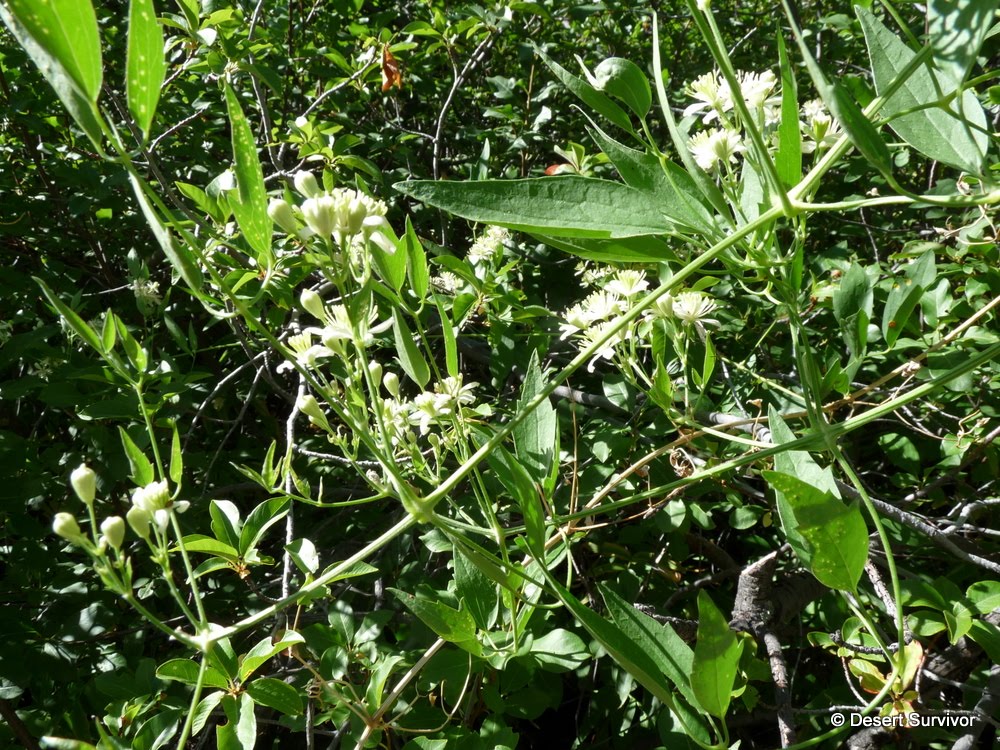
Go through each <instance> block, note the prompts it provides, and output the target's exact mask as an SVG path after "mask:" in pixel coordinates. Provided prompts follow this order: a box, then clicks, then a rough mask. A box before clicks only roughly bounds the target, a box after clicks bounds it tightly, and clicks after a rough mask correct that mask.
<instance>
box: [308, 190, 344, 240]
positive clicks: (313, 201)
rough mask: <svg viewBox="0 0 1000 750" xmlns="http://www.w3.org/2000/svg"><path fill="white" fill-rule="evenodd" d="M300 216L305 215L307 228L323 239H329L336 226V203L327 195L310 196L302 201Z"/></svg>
mask: <svg viewBox="0 0 1000 750" xmlns="http://www.w3.org/2000/svg"><path fill="white" fill-rule="evenodd" d="M302 216H303V217H305V220H306V224H308V225H309V228H310V229H312V230H313V231H314V232H315V233H316V234H318V235H319V236H320V237H322V238H323V239H325V240H328V239H330V236H331V235H332V234H333V230H334V229H335V228H336V227H337V212H336V205H335V201H334V200H333V198H332V197H331V196H329V195H320V196H318V197H316V198H310V199H309V200H307V201H306V202H305V203H303V204H302Z"/></svg>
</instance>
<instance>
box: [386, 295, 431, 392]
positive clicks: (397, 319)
mask: <svg viewBox="0 0 1000 750" xmlns="http://www.w3.org/2000/svg"><path fill="white" fill-rule="evenodd" d="M392 323H393V325H392V333H393V337H394V338H395V341H396V354H397V356H398V357H399V364H401V365H402V366H403V371H404V372H405V373H406V374H407V375H409V376H410V380H412V381H413V382H414V383H416V384H417V385H419V386H420V387H421V388H423V387H424V386H425V385H427V381H429V380H430V379H431V371H430V368H429V367H428V366H427V361H426V360H425V359H424V356H423V355H422V354H421V353H420V347H418V346H417V344H416V342H415V341H414V339H413V334H412V333H410V327H409V326H408V325H406V320H405V319H404V318H403V315H402V313H400V312H399V308H396V307H394V308H392Z"/></svg>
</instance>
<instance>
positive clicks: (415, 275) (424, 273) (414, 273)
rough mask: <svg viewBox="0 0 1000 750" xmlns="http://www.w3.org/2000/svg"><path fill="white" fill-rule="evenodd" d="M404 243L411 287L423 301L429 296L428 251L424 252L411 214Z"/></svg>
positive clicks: (407, 220)
mask: <svg viewBox="0 0 1000 750" xmlns="http://www.w3.org/2000/svg"><path fill="white" fill-rule="evenodd" d="M402 244H403V245H405V248H406V260H407V265H406V272H407V274H408V275H409V277H410V288H411V289H412V290H413V294H414V295H416V297H417V299H418V300H420V301H421V302H423V301H424V298H426V297H427V289H428V287H429V285H430V278H431V275H430V271H428V270H427V253H426V252H424V246H423V245H422V244H421V243H420V238H419V237H417V233H416V232H415V231H414V229H413V223H412V222H411V221H410V217H409V216H407V217H406V232H404V234H403V239H402ZM397 252H398V251H397Z"/></svg>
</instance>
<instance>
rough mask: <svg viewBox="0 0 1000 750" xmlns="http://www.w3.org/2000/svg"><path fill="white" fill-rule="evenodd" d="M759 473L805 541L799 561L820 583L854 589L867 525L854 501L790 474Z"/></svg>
mask: <svg viewBox="0 0 1000 750" xmlns="http://www.w3.org/2000/svg"><path fill="white" fill-rule="evenodd" d="M761 474H762V475H763V477H764V478H765V479H766V480H767V483H768V484H769V485H770V486H771V487H773V488H774V489H776V490H780V491H781V493H782V494H783V495H784V496H785V499H786V500H787V501H788V504H789V506H790V507H791V511H792V514H793V516H794V522H795V527H796V531H797V532H798V533H799V534H801V536H802V537H803V538H804V539H805V541H806V543H807V544H806V548H805V549H804V550H796V553H801V552H804V553H805V556H804V557H803V558H802V562H804V563H805V564H806V566H807V567H808V568H809V570H810V571H811V572H812V574H813V575H814V576H816V578H817V579H818V580H819V582H820V583H822V584H823V585H825V586H829V587H830V588H833V589H840V590H842V591H852V592H853V591H856V589H857V585H858V580H859V579H860V578H861V573H862V572H863V571H864V568H865V562H866V561H867V560H868V527H867V526H866V525H865V520H864V517H863V516H862V515H861V511H860V510H859V509H858V507H857V505H856V504H855V505H849V506H848V505H844V503H843V502H841V501H840V500H838V499H837V498H835V497H834V496H833V494H832V493H831V492H829V491H824V490H822V489H819V488H817V487H815V486H813V485H811V484H808V483H807V482H804V481H803V480H801V479H799V478H798V477H795V476H792V475H790V474H783V473H781V472H777V471H763V472H761ZM800 556H802V555H801V554H800Z"/></svg>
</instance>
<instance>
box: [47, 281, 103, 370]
mask: <svg viewBox="0 0 1000 750" xmlns="http://www.w3.org/2000/svg"><path fill="white" fill-rule="evenodd" d="M31 278H33V279H34V280H35V283H36V284H38V286H40V287H41V288H42V293H43V294H44V295H45V298H46V299H47V300H48V301H49V304H51V305H52V306H53V307H54V308H55V309H56V311H57V312H58V313H59V315H60V316H62V318H63V320H65V321H66V323H67V325H69V327H70V328H72V329H73V331H74V333H76V335H78V336H79V337H80V339H81V340H82V341H83V342H85V343H87V344H89V345H90V346H91V347H93V349H94V350H95V351H96V352H97V353H98V354H104V351H105V350H104V344H103V342H102V341H101V338H100V337H99V336H98V335H97V332H96V331H95V330H94V329H93V328H91V327H90V325H88V324H87V323H86V322H84V320H83V318H81V317H80V316H79V315H77V314H76V313H75V312H74V311H73V310H71V309H70V308H69V307H67V306H66V305H64V304H63V303H62V301H61V300H60V299H59V298H58V297H57V296H56V295H55V294H54V293H53V292H52V290H51V289H49V287H48V285H47V284H46V283H45V282H44V281H42V280H41V279H40V278H38V277H37V276H32V277H31Z"/></svg>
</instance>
